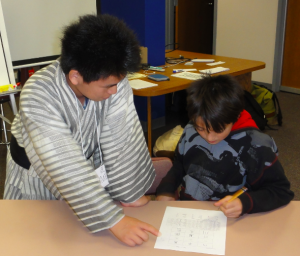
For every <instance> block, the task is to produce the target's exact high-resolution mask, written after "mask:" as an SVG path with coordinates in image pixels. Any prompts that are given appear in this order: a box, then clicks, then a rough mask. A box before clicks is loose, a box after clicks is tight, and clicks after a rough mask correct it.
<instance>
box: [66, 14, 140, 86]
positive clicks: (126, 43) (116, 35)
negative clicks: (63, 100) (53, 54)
mask: <svg viewBox="0 0 300 256" xmlns="http://www.w3.org/2000/svg"><path fill="white" fill-rule="evenodd" d="M61 46H62V47H61V48H62V50H61V60H60V61H61V67H62V70H63V72H64V73H65V74H68V73H69V72H70V71H71V69H74V70H77V71H78V72H79V73H80V75H81V76H82V77H83V80H84V81H85V82H87V83H89V82H92V81H97V80H99V79H100V78H107V77H109V76H111V75H113V76H116V77H120V76H123V75H126V73H127V72H134V71H137V70H139V68H140V62H141V57H140V47H139V43H138V41H137V38H136V36H135V34H134V33H133V31H132V30H130V29H129V28H128V27H127V26H126V25H125V23H124V22H123V21H121V20H119V19H117V18H116V17H113V16H111V15H107V14H105V15H98V16H96V15H85V16H81V17H80V18H79V21H77V22H75V23H73V24H71V25H70V26H67V27H66V28H65V30H64V34H63V38H62V39H61Z"/></svg>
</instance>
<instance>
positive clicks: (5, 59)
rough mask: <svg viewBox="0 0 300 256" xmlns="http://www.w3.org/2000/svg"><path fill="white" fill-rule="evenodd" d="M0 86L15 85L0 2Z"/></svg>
mask: <svg viewBox="0 0 300 256" xmlns="http://www.w3.org/2000/svg"><path fill="white" fill-rule="evenodd" d="M0 35H1V42H0V85H7V84H15V77H14V73H13V68H12V63H11V57H10V51H9V45H8V41H7V35H6V29H5V24H4V19H3V13H2V5H1V2H0Z"/></svg>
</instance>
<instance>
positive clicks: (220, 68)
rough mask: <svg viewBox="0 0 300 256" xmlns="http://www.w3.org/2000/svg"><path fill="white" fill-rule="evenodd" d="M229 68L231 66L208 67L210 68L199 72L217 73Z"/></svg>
mask: <svg viewBox="0 0 300 256" xmlns="http://www.w3.org/2000/svg"><path fill="white" fill-rule="evenodd" d="M228 70H229V68H223V67H217V68H208V69H203V70H199V72H200V73H204V74H216V73H220V72H223V71H228Z"/></svg>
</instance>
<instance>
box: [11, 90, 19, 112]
mask: <svg viewBox="0 0 300 256" xmlns="http://www.w3.org/2000/svg"><path fill="white" fill-rule="evenodd" d="M9 98H10V105H11V108H12V111H13V113H14V115H16V114H17V113H18V109H17V104H16V100H15V95H14V94H10V95H9Z"/></svg>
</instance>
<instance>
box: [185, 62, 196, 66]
mask: <svg viewBox="0 0 300 256" xmlns="http://www.w3.org/2000/svg"><path fill="white" fill-rule="evenodd" d="M184 65H187V66H193V65H194V62H192V61H188V62H186V63H184Z"/></svg>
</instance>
